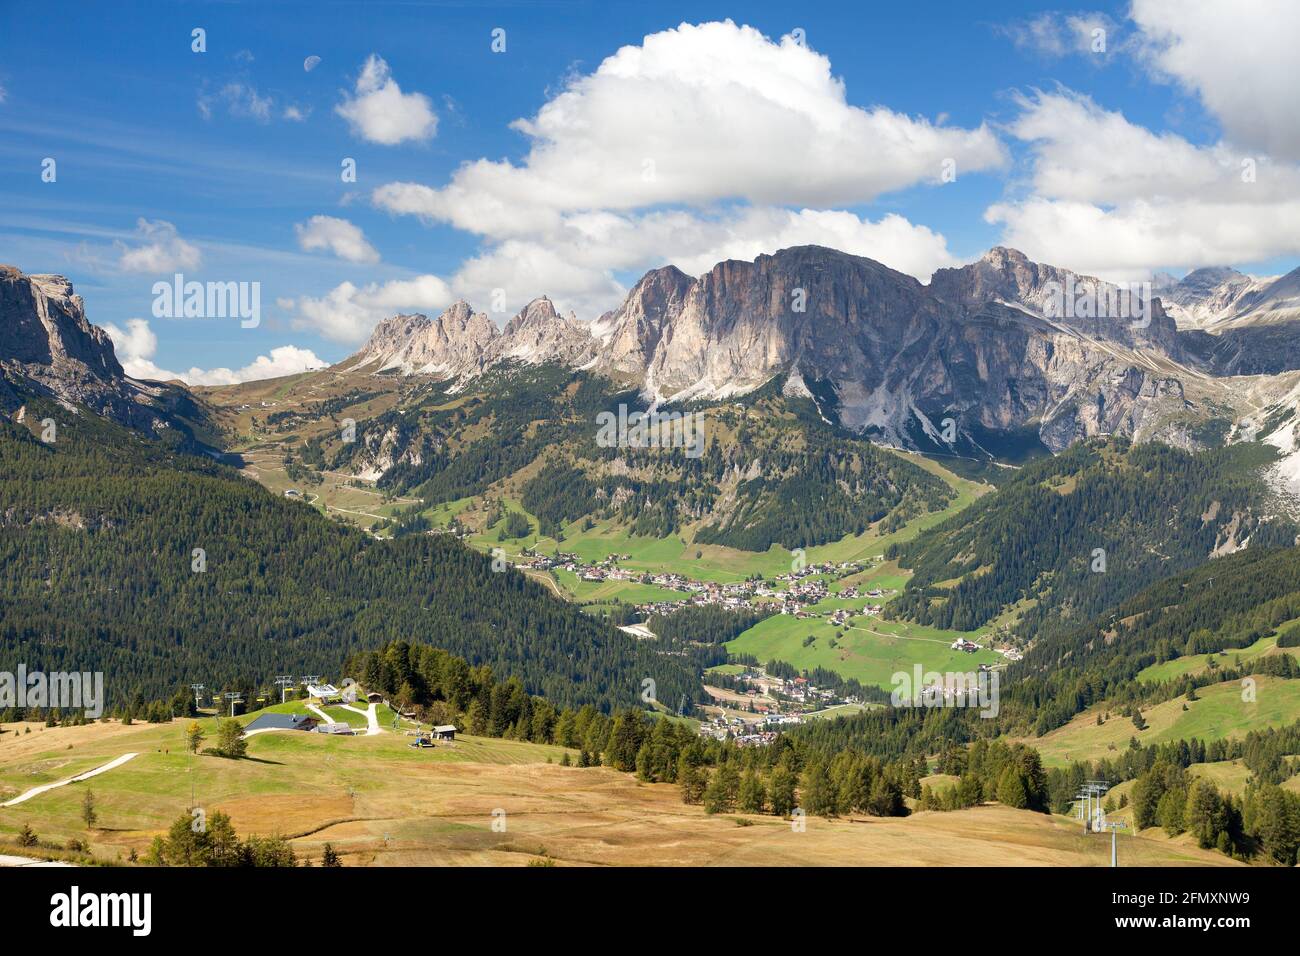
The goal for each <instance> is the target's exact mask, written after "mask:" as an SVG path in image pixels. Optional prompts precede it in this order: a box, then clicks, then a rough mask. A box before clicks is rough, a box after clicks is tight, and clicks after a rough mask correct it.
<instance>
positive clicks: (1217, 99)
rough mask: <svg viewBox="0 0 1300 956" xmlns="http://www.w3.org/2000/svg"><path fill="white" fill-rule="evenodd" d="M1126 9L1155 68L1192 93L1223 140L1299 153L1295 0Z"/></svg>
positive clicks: (1299, 14) (1201, 1)
mask: <svg viewBox="0 0 1300 956" xmlns="http://www.w3.org/2000/svg"><path fill="white" fill-rule="evenodd" d="M1130 16H1131V17H1132V19H1133V20H1134V22H1135V23H1136V24H1137V25H1138V27H1139V29H1140V30H1141V31H1142V36H1143V39H1144V40H1145V41H1146V47H1145V54H1146V57H1147V60H1148V62H1149V63H1150V65H1151V66H1152V68H1153V69H1154V70H1155V72H1156V75H1157V76H1161V77H1164V78H1166V79H1170V80H1172V81H1173V82H1175V83H1177V84H1178V85H1179V86H1181V87H1182V88H1184V89H1185V90H1187V91H1188V92H1190V93H1192V94H1194V95H1195V96H1197V97H1199V98H1200V100H1201V102H1202V103H1203V104H1204V105H1205V108H1206V109H1208V110H1209V111H1210V112H1211V113H1212V114H1214V116H1215V118H1216V119H1217V120H1218V121H1219V124H1220V125H1221V126H1222V127H1223V131H1224V134H1225V136H1226V137H1227V138H1228V139H1229V140H1231V141H1233V142H1234V143H1236V144H1237V145H1239V146H1242V147H1247V148H1251V149H1256V150H1260V151H1263V152H1264V153H1267V154H1268V155H1271V156H1273V157H1275V158H1279V159H1288V160H1293V161H1300V111H1297V109H1296V65H1295V57H1296V50H1297V48H1298V47H1300V4H1298V3H1295V2H1294V0H1233V2H1231V3H1223V2H1219V0H1134V2H1133V6H1132V9H1131V11H1130Z"/></svg>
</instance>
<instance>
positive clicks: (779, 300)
mask: <svg viewBox="0 0 1300 956" xmlns="http://www.w3.org/2000/svg"><path fill="white" fill-rule="evenodd" d="M1234 275H1239V274H1234ZM1214 278H1215V277H1214V276H1212V275H1202V276H1199V277H1198V276H1189V280H1191V281H1190V282H1189V281H1188V280H1183V283H1177V282H1175V283H1172V284H1171V285H1170V286H1169V287H1168V288H1167V289H1166V290H1165V291H1166V293H1167V295H1169V296H1171V297H1174V298H1178V301H1179V302H1180V303H1181V304H1179V305H1178V306H1177V308H1179V309H1187V308H1190V307H1191V306H1189V305H1187V303H1190V302H1193V299H1195V300H1196V301H1202V299H1196V296H1202V298H1203V299H1205V301H1209V298H1212V297H1213V296H1212V295H1210V294H1209V293H1207V291H1206V290H1207V289H1211V288H1212V287H1215V282H1214V281H1212V280H1213V279H1214ZM1219 278H1220V279H1221V280H1222V281H1223V282H1230V283H1232V282H1236V281H1237V280H1236V279H1235V278H1234V277H1233V276H1228V275H1224V276H1221V277H1219ZM1184 284H1185V285H1184ZM1180 288H1181V291H1180ZM1196 290H1200V291H1196ZM1207 296H1208V297H1207ZM1226 296H1227V293H1224V296H1223V297H1222V298H1224V301H1226ZM1170 301H1173V298H1171V300H1170ZM1216 301H1217V300H1216ZM1241 301H1243V302H1244V301H1246V299H1242V300H1241ZM453 314H454V317H455V321H454V322H451V321H448V320H447V317H448V316H451V315H453ZM472 314H473V313H472V311H471V310H470V309H469V306H468V305H465V304H464V303H458V304H457V305H456V306H453V307H452V309H450V310H448V313H445V314H444V316H442V317H440V318H439V319H438V320H435V321H434V322H433V323H429V322H428V320H427V319H424V317H422V316H420V317H402V316H399V317H395V318H394V319H390V320H388V322H385V323H383V324H381V326H380V327H379V328H378V329H376V331H375V335H374V337H372V339H371V342H370V343H368V344H367V346H366V348H365V349H363V351H362V352H361V353H360V354H359V355H358V356H357V363H356V364H357V366H358V367H359V366H362V365H367V364H372V365H373V367H374V368H376V369H377V370H378V369H400V370H401V371H403V372H414V373H421V372H422V373H425V374H433V375H437V376H439V377H441V378H444V379H445V378H460V377H469V376H474V375H478V374H480V373H481V372H482V371H483V370H484V369H485V368H487V367H490V366H492V365H495V364H497V363H500V362H503V361H507V360H522V361H526V362H534V363H535V362H544V361H554V362H559V363H562V364H564V365H567V366H568V367H570V368H575V369H577V368H582V369H591V370H593V371H595V372H597V373H600V374H602V375H605V376H607V377H609V378H611V379H614V380H617V381H619V382H634V383H635V384H637V385H638V386H639V387H640V388H641V390H642V392H643V394H644V395H645V396H646V397H647V399H649V400H652V401H659V402H665V403H673V402H678V403H680V402H683V401H691V400H701V401H711V400H723V399H727V398H729V397H732V396H736V395H742V394H745V393H748V392H751V391H753V390H754V389H757V388H759V387H761V386H763V385H764V384H765V383H767V382H769V381H771V380H773V379H774V378H776V377H778V376H780V377H781V381H782V382H783V383H784V384H783V386H782V387H783V389H785V390H786V391H787V392H789V393H791V394H799V395H802V396H807V397H809V398H812V399H813V400H814V401H816V402H817V403H818V405H819V407H820V409H821V411H822V414H823V415H825V416H827V417H831V416H834V418H835V419H836V420H838V421H839V422H840V423H841V424H843V425H844V426H846V427H848V428H851V429H854V430H857V431H860V432H863V433H865V434H869V435H871V436H872V437H875V438H877V439H879V440H881V441H885V442H889V443H893V444H901V445H906V446H909V447H931V448H933V447H934V446H935V445H936V444H937V443H938V441H939V437H938V436H939V435H940V434H941V433H942V432H944V431H945V430H946V431H948V432H951V430H952V426H955V428H956V431H957V433H958V434H959V435H960V436H962V438H961V442H962V444H963V447H964V448H965V449H967V450H971V449H980V448H986V446H988V445H989V444H990V443H997V442H999V441H1000V440H1001V439H1000V438H999V436H1007V435H1015V436H1017V438H1016V440H1017V441H1023V440H1024V439H1025V436H1026V435H1028V434H1034V435H1036V436H1037V437H1036V439H1035V440H1036V441H1038V442H1041V444H1043V445H1045V446H1046V447H1048V448H1050V449H1053V450H1059V449H1061V448H1064V447H1066V446H1068V445H1069V444H1070V443H1071V442H1074V441H1077V440H1079V439H1081V438H1087V437H1092V436H1096V435H1108V434H1123V435H1133V436H1136V437H1139V438H1163V439H1165V440H1168V441H1172V442H1173V443H1175V444H1180V445H1189V444H1195V440H1194V439H1192V438H1191V437H1189V436H1190V433H1191V429H1190V428H1189V426H1188V424H1187V419H1188V416H1189V415H1190V416H1191V417H1193V418H1194V417H1195V415H1197V414H1202V412H1200V411H1195V410H1194V409H1195V403H1194V402H1193V401H1192V400H1191V399H1189V397H1188V395H1187V394H1186V391H1185V386H1186V381H1185V380H1186V379H1187V378H1189V377H1191V378H1195V379H1197V380H1198V382H1199V381H1201V380H1203V379H1205V378H1206V377H1207V376H1206V373H1207V372H1212V371H1213V370H1214V369H1215V368H1216V367H1217V365H1216V363H1218V362H1219V361H1220V359H1219V358H1217V357H1216V352H1215V350H1216V349H1219V348H1222V347H1224V342H1225V340H1221V339H1219V338H1216V337H1213V336H1208V335H1206V333H1204V332H1201V331H1194V332H1180V330H1179V328H1178V325H1177V322H1176V319H1175V316H1174V315H1171V314H1170V313H1168V312H1166V310H1165V308H1164V305H1163V299H1162V297H1160V296H1155V295H1149V294H1144V293H1143V292H1142V291H1141V290H1140V289H1133V290H1129V289H1127V288H1120V287H1117V286H1115V285H1112V284H1110V283H1107V282H1104V281H1102V280H1100V279H1097V278H1095V277H1091V276H1084V275H1079V274H1077V273H1073V272H1071V271H1069V270H1067V269H1062V268H1059V267H1056V266H1050V265H1044V264H1040V263H1035V262H1033V261H1031V260H1029V259H1028V258H1027V257H1026V256H1024V255H1023V254H1022V253H1020V252H1018V251H1016V250H1014V249H1006V248H1002V247H998V248H995V249H992V250H990V251H989V252H988V253H987V254H986V255H984V256H983V257H982V258H981V259H980V260H978V261H977V262H973V263H971V264H969V265H966V266H962V267H961V268H955V269H941V270H939V271H938V272H936V273H935V275H934V277H933V279H932V281H931V282H930V284H929V285H925V284H922V283H920V282H918V281H917V280H916V279H915V278H913V277H911V276H908V275H905V274H903V273H900V272H897V271H895V270H893V269H890V268H888V267H887V266H884V265H882V264H881V263H879V262H875V261H873V260H871V259H866V258H863V257H860V256H853V255H849V254H847V253H843V252H837V251H835V250H833V249H827V248H824V247H820V246H801V247H796V248H791V249H784V250H781V251H779V252H777V253H775V254H774V255H764V256H759V257H758V258H757V259H755V260H754V261H753V262H741V261H734V260H732V261H727V262H721V263H718V264H717V265H716V266H714V267H713V268H712V269H711V270H709V271H708V272H707V273H705V274H703V275H701V276H700V277H698V278H695V279H692V278H691V277H690V276H687V275H686V274H685V273H683V272H681V271H680V270H679V269H676V268H674V267H671V266H668V267H665V268H661V269H655V270H653V271H651V272H649V273H647V274H646V275H645V276H643V277H642V279H641V280H640V281H639V282H638V283H637V284H636V285H635V286H634V287H633V288H632V290H631V291H630V292H629V294H628V296H627V298H626V299H625V300H624V302H623V303H622V305H620V306H619V308H618V309H615V310H614V311H612V312H608V313H606V314H605V315H603V316H601V317H600V318H599V319H597V320H596V321H594V322H592V323H590V324H588V325H586V326H583V325H581V324H580V323H577V322H576V321H574V320H573V319H572V318H564V317H561V316H559V315H558V314H557V313H556V311H555V308H554V306H553V305H552V304H551V303H550V301H549V300H547V299H539V300H536V301H534V302H532V303H530V304H529V305H528V307H527V308H525V309H524V310H523V311H522V312H521V313H520V314H519V315H517V316H515V318H513V319H512V320H511V321H510V322H509V323H508V324H507V325H506V327H505V329H504V330H503V331H502V332H500V333H497V332H496V331H495V329H494V328H493V327H492V326H491V323H490V322H488V321H487V318H486V316H482V317H481V320H480V321H478V322H476V323H471V322H470V321H469V318H468V317H470V316H471V315H472ZM457 330H459V331H457ZM434 339H436V340H437V343H438V344H437V347H436V348H432V347H430V346H429V345H427V344H426V343H427V342H429V341H431V340H434ZM1198 387H1200V386H1199V385H1198ZM945 419H951V420H952V424H951V425H950V426H949V427H948V428H947V429H945V427H944V425H943V422H944V420H945Z"/></svg>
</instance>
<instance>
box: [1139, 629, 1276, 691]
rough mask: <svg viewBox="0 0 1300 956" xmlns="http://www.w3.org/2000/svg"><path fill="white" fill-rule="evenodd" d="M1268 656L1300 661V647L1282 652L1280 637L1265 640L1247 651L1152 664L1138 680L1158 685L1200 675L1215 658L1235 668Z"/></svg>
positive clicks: (1192, 656)
mask: <svg viewBox="0 0 1300 956" xmlns="http://www.w3.org/2000/svg"><path fill="white" fill-rule="evenodd" d="M1287 626H1289V624H1283V625H1282V628H1285V627H1287ZM1266 654H1290V655H1291V656H1292V657H1300V647H1282V648H1279V647H1278V646H1277V635H1272V636H1270V637H1261V638H1260V639H1259V640H1258V641H1256V642H1255V643H1254V644H1251V645H1249V646H1247V647H1239V648H1232V649H1230V650H1224V651H1219V652H1218V653H1217V654H1189V655H1186V656H1184V657H1176V658H1174V659H1173V660H1170V661H1165V662H1164V663H1162V664H1152V665H1151V666H1150V667H1147V668H1145V669H1144V670H1142V671H1141V672H1140V673H1139V674H1138V676H1137V679H1138V680H1140V681H1142V682H1144V683H1153V684H1154V683H1159V682H1160V681H1166V680H1173V679H1175V678H1179V677H1183V676H1186V675H1188V674H1200V673H1202V672H1204V671H1205V670H1206V669H1208V668H1209V666H1210V659H1211V658H1213V659H1214V660H1215V661H1216V662H1217V663H1219V664H1221V665H1222V666H1225V667H1228V666H1232V667H1235V666H1236V663H1235V662H1237V661H1240V662H1241V663H1243V664H1246V663H1249V662H1250V661H1253V660H1255V659H1256V658H1258V657H1263V656H1264V655H1266Z"/></svg>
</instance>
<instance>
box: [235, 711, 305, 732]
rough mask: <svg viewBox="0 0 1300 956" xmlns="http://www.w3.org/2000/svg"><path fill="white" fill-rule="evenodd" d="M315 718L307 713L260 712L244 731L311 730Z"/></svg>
mask: <svg viewBox="0 0 1300 956" xmlns="http://www.w3.org/2000/svg"><path fill="white" fill-rule="evenodd" d="M316 724H317V719H316V718H315V717H311V716H309V715H307V714H262V715H261V716H260V717H257V718H256V719H255V720H253V721H251V722H250V723H249V724H247V725H246V726H245V727H244V733H248V732H249V731H252V730H311V729H313V728H314V727H315V726H316Z"/></svg>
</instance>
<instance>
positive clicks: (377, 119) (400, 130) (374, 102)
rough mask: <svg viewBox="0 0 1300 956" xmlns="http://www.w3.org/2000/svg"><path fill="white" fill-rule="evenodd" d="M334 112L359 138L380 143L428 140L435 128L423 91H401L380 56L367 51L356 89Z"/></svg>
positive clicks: (428, 101) (433, 118) (431, 112)
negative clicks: (369, 53) (345, 121)
mask: <svg viewBox="0 0 1300 956" xmlns="http://www.w3.org/2000/svg"><path fill="white" fill-rule="evenodd" d="M334 111H335V112H336V113H338V114H339V116H342V117H343V118H344V119H345V120H347V121H348V125H349V126H351V127H352V132H353V133H354V134H355V135H357V136H360V137H361V138H362V139H366V140H369V141H370V142H372V143H380V144H382V145H384V146H395V145H397V144H398V143H403V142H405V141H407V140H423V139H430V138H432V137H433V135H434V134H435V133H436V132H437V131H438V116H437V114H436V113H434V111H433V106H432V104H431V103H430V100H429V98H428V97H427V96H425V95H424V94H423V93H403V92H402V88H401V87H400V86H398V85H397V81H396V80H395V79H393V77H392V73H391V71H390V70H389V68H388V64H387V63H386V62H385V61H384V60H383V58H382V57H379V56H377V55H376V54H373V53H372V54H371V55H370V56H369V58H367V60H366V62H365V64H364V65H363V66H362V67H361V74H360V75H359V76H358V77H357V84H356V90H355V92H354V93H353V94H352V95H348V94H346V93H345V94H344V96H343V102H342V103H340V104H338V106H336V107H334Z"/></svg>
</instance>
